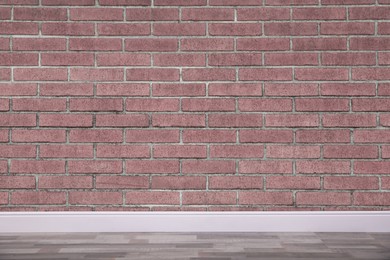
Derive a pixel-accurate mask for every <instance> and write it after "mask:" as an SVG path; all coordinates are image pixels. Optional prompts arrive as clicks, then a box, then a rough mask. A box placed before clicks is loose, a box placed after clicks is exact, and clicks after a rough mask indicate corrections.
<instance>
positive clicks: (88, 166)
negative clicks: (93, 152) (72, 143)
mask: <svg viewBox="0 0 390 260" xmlns="http://www.w3.org/2000/svg"><path fill="white" fill-rule="evenodd" d="M68 171H69V173H83V174H86V173H88V174H89V173H111V174H115V173H122V161H119V160H93V161H92V160H79V161H73V160H72V161H68Z"/></svg>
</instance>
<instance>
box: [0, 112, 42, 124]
mask: <svg viewBox="0 0 390 260" xmlns="http://www.w3.org/2000/svg"><path fill="white" fill-rule="evenodd" d="M36 124H37V122H36V115H35V114H5V113H2V114H1V115H0V125H1V126H2V127H28V126H36Z"/></svg>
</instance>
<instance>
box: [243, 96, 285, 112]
mask: <svg viewBox="0 0 390 260" xmlns="http://www.w3.org/2000/svg"><path fill="white" fill-rule="evenodd" d="M238 107H239V110H240V111H243V112H283V111H285V112H288V111H292V100H291V99H288V98H285V99H284V98H275V99H255V98H240V99H239V101H238Z"/></svg>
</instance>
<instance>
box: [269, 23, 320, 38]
mask: <svg viewBox="0 0 390 260" xmlns="http://www.w3.org/2000/svg"><path fill="white" fill-rule="evenodd" d="M264 34H265V35H267V36H309V35H318V26H317V23H312V22H303V23H299V22H298V23H297V22H294V23H290V22H283V23H266V24H264Z"/></svg>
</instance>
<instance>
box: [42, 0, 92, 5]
mask: <svg viewBox="0 0 390 260" xmlns="http://www.w3.org/2000/svg"><path fill="white" fill-rule="evenodd" d="M42 5H48V6H56V5H59V6H68V5H72V6H73V5H76V6H88V5H95V0H77V1H73V2H69V1H67V0H43V1H42Z"/></svg>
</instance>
